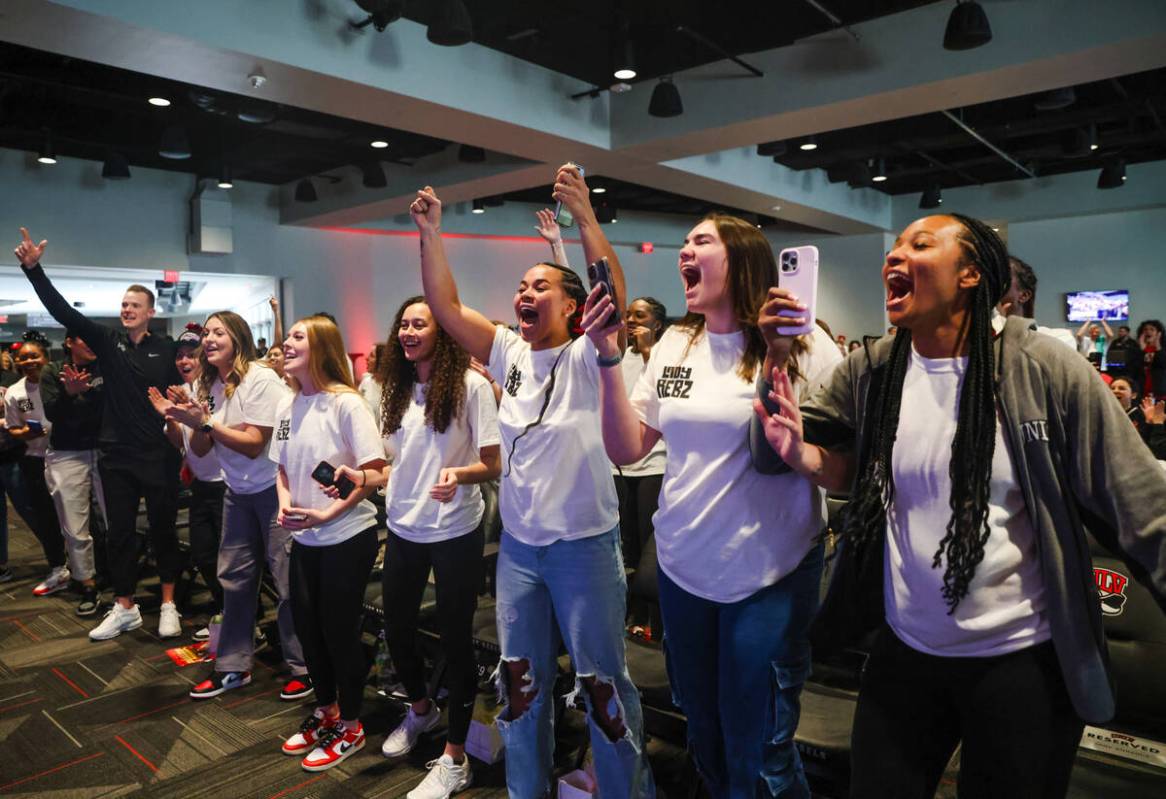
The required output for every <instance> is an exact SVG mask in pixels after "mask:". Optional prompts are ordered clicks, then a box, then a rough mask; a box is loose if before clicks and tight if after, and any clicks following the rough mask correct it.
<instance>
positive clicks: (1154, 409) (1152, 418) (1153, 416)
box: [1142, 397, 1166, 424]
mask: <svg viewBox="0 0 1166 799" xmlns="http://www.w3.org/2000/svg"><path fill="white" fill-rule="evenodd" d="M1142 416H1144V417H1145V419H1146V423H1147V424H1166V400H1158V401H1157V402H1154V399H1153V397H1142Z"/></svg>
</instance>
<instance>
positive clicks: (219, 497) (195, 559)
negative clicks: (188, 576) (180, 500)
mask: <svg viewBox="0 0 1166 799" xmlns="http://www.w3.org/2000/svg"><path fill="white" fill-rule="evenodd" d="M226 491H227V484H226V483H224V482H223V481H222V480H216V481H214V482H209V483H208V482H203V481H202V480H198V479H196V480H194V482H192V483H191V484H190V560H191V563H193V564H194V567H195V568H196V569H198V573H199V574H201V575H202V579H203V582H205V583H206V587H207V588H208V589H210V592H211V596H212V597H213V598H214V602H215V610H216V611H222V609H223V586H222V585H220V584H219V541H220V540H221V539H222V537H223V495H224V494H225V493H226Z"/></svg>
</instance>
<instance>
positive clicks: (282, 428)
mask: <svg viewBox="0 0 1166 799" xmlns="http://www.w3.org/2000/svg"><path fill="white" fill-rule="evenodd" d="M289 438H291V419H280V420H279V427H278V428H276V431H275V440H276V441H287V440H288V439H289Z"/></svg>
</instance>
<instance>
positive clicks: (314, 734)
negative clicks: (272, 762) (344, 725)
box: [281, 710, 339, 756]
mask: <svg viewBox="0 0 1166 799" xmlns="http://www.w3.org/2000/svg"><path fill="white" fill-rule="evenodd" d="M337 723H339V719H331V720H329V719H328V718H326V717H325V716H324V714H323V713H321V712H320V711H319V710H317V711H316V712H315V713H313V714H312V715H310V716H308V717H307V718H306V719H304V723H303V724H301V725H300V731H299V732H297V733H296V734H295V735H293V736H292V737H290V738H288V739H287V740H286V741H284V742H283V746H282V747H281V751H282V752H283V753H284V754H285V755H301V756H302V755H304V754H305V753H307V752H310V751H312V750H313V749H315V748H316V744H317V743H319V741H320V738H321V737H322V736H323V735H324V733H325V732H327V731H328V729H330V728H331V727H335V726H336V724H337Z"/></svg>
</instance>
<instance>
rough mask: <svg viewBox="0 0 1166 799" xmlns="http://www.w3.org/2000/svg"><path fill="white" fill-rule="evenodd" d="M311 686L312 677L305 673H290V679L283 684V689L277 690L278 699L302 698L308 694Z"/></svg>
mask: <svg viewBox="0 0 1166 799" xmlns="http://www.w3.org/2000/svg"><path fill="white" fill-rule="evenodd" d="M313 690H315V689H314V688H312V678H311V677H309V676H308V675H306V674H301V675H298V676H297V675H294V674H293V675H292V676H291V679H289V680H288V681H287V682H285V683H284V684H283V690H282V691H280V692H279V698H280V699H286V700H288V701H292V700H295V699H303V698H304V697H305V696H307V695H308V694H310V693H311V692H312V691H313Z"/></svg>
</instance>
